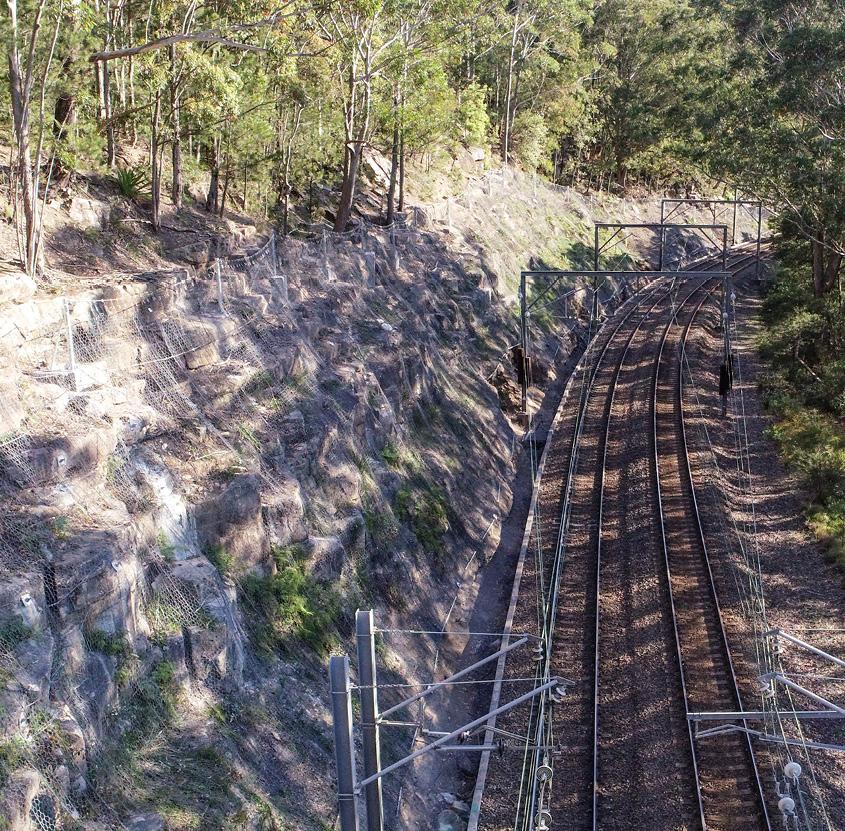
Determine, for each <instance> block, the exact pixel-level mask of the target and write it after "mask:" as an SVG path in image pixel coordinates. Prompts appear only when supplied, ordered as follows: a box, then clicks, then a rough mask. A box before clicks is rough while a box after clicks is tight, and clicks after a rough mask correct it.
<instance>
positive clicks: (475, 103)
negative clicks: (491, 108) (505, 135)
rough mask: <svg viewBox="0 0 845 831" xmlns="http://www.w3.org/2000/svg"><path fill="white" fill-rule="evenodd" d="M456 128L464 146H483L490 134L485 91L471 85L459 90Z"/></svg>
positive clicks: (473, 84)
mask: <svg viewBox="0 0 845 831" xmlns="http://www.w3.org/2000/svg"><path fill="white" fill-rule="evenodd" d="M457 122H458V127H459V129H460V131H461V133H462V136H461V138H462V139H463V141H464V143H465V144H468V145H472V144H484V142H485V141H486V140H487V135H488V133H489V132H490V116H489V115H488V113H487V90H486V89H485V88H484V87H482V86H479V85H478V84H476V83H475V82H473V83H471V84H470V85H469V86H468V87H466V88H465V89H463V90H461V103H460V105H459V106H458V112H457Z"/></svg>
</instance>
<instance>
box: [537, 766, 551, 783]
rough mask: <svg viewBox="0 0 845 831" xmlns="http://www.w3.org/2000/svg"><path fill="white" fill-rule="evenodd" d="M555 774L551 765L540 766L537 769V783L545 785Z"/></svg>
mask: <svg viewBox="0 0 845 831" xmlns="http://www.w3.org/2000/svg"><path fill="white" fill-rule="evenodd" d="M553 772H554V771H552V769H551V767H550V766H549V765H540V767H538V768H537V781H538V782H543V783H545V782H550V781H551V778H552V773H553Z"/></svg>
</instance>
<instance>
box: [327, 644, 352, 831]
mask: <svg viewBox="0 0 845 831" xmlns="http://www.w3.org/2000/svg"><path fill="white" fill-rule="evenodd" d="M329 689H330V690H331V699H332V728H333V730H334V758H335V765H336V766H337V808H338V814H339V815H340V831H358V812H357V811H356V810H355V790H356V784H355V759H354V757H353V755H352V754H353V744H352V696H351V695H350V693H349V658H348V657H347V656H346V655H334V656H332V657H331V658H330V659H329Z"/></svg>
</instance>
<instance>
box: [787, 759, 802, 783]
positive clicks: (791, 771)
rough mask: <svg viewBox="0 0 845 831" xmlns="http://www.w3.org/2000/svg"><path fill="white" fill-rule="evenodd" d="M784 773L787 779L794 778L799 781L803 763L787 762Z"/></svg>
mask: <svg viewBox="0 0 845 831" xmlns="http://www.w3.org/2000/svg"><path fill="white" fill-rule="evenodd" d="M783 773H784V775H785V776H786V778H787V779H794V780H795V781H796V782H797V781H798V777H799V776H800V775H801V765H800V764H799V763H798V762H787V763H786V764H785V765H784V766H783Z"/></svg>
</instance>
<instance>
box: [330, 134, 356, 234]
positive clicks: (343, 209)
mask: <svg viewBox="0 0 845 831" xmlns="http://www.w3.org/2000/svg"><path fill="white" fill-rule="evenodd" d="M362 152H363V145H362V144H361V143H360V142H356V143H355V145H354V146H353V147H352V148H350V150H349V158H348V161H347V165H346V175H345V176H344V177H343V187H342V188H341V191H340V202H339V203H338V206H337V216H336V217H335V221H334V229H335V231H336V232H338V233H340V232H341V231H344V230H346V226H347V225H348V224H349V220H350V219H351V218H352V203H353V202H354V201H355V184H356V180H357V178H358V167H359V166H360V164H361V153H362Z"/></svg>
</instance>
